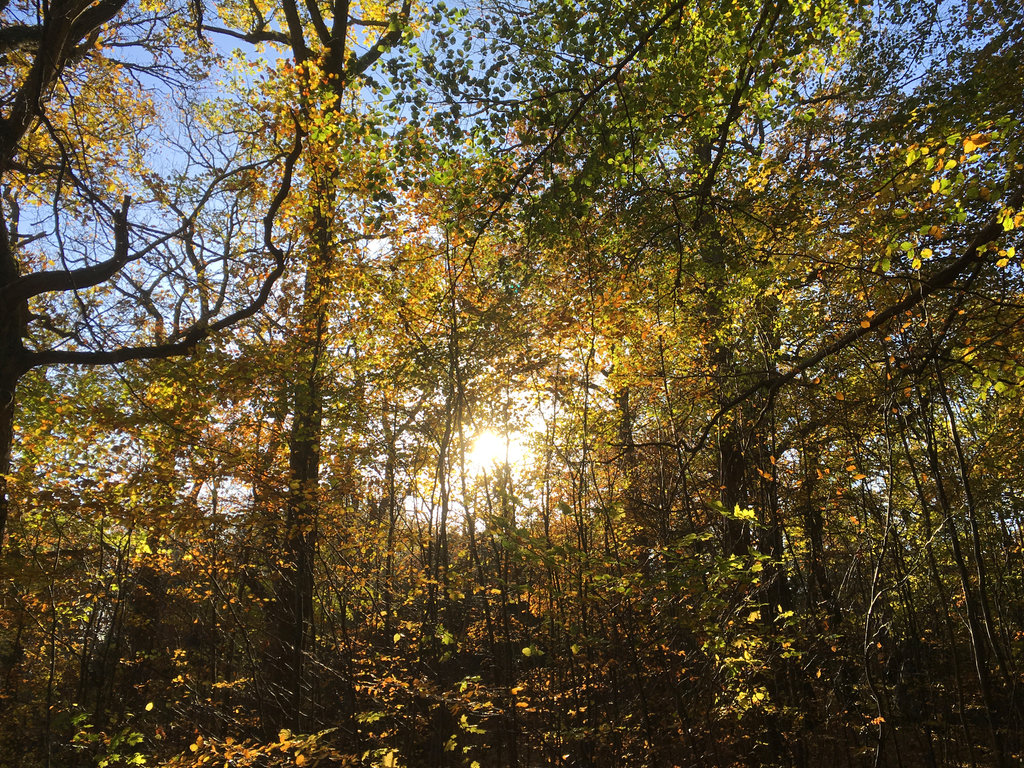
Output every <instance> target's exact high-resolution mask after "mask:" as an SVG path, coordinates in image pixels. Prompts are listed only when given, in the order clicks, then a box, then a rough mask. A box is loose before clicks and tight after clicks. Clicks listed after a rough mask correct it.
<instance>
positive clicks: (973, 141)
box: [964, 133, 990, 154]
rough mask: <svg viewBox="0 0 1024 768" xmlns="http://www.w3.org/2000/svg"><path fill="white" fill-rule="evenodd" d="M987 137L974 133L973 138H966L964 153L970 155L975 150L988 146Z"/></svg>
mask: <svg viewBox="0 0 1024 768" xmlns="http://www.w3.org/2000/svg"><path fill="white" fill-rule="evenodd" d="M989 141H990V140H989V137H988V136H987V135H985V134H984V133H975V134H974V135H973V136H968V137H967V138H966V139H964V152H967V153H968V154H970V153H971V152H973V151H974V150H976V149H981V148H982V147H986V146H988V144H989Z"/></svg>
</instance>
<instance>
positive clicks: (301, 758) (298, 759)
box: [295, 755, 306, 765]
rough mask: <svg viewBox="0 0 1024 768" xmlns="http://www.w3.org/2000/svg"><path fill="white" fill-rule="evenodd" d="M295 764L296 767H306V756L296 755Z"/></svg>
mask: <svg viewBox="0 0 1024 768" xmlns="http://www.w3.org/2000/svg"><path fill="white" fill-rule="evenodd" d="M295 764H296V765H305V764H306V756H305V755H296V756H295Z"/></svg>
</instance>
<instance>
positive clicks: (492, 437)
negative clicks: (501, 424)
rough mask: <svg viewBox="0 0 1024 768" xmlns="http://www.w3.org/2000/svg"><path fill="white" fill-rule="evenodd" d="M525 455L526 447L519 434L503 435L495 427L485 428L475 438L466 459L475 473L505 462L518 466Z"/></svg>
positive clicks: (491, 468) (488, 469) (511, 465)
mask: <svg viewBox="0 0 1024 768" xmlns="http://www.w3.org/2000/svg"><path fill="white" fill-rule="evenodd" d="M525 455H526V450H525V447H524V446H523V444H522V441H521V440H520V439H519V437H518V436H517V435H515V434H509V435H503V434H501V433H500V432H496V431H495V430H493V429H483V430H480V431H479V432H477V433H476V436H475V437H474V438H473V444H472V447H471V448H470V449H469V454H468V455H467V457H466V459H467V462H468V467H469V469H470V470H471V471H472V472H474V473H480V472H485V471H490V470H493V469H494V468H495V467H500V466H502V465H503V464H508V465H509V466H510V467H515V466H518V465H519V464H521V463H522V461H523V458H524V457H525Z"/></svg>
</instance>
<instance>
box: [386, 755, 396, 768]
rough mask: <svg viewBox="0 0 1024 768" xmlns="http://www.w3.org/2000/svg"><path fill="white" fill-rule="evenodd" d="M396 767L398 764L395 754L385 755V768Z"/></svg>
mask: <svg viewBox="0 0 1024 768" xmlns="http://www.w3.org/2000/svg"><path fill="white" fill-rule="evenodd" d="M395 765H397V763H396V762H395V753H394V752H388V753H387V754H386V755H384V768H395Z"/></svg>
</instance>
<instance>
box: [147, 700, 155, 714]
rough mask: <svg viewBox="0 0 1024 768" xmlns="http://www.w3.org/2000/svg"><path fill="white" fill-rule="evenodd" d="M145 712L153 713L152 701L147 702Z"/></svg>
mask: <svg viewBox="0 0 1024 768" xmlns="http://www.w3.org/2000/svg"><path fill="white" fill-rule="evenodd" d="M146 711H147V712H152V711H153V702H152V701H151V702H149V703H148V704H147V705H146Z"/></svg>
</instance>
